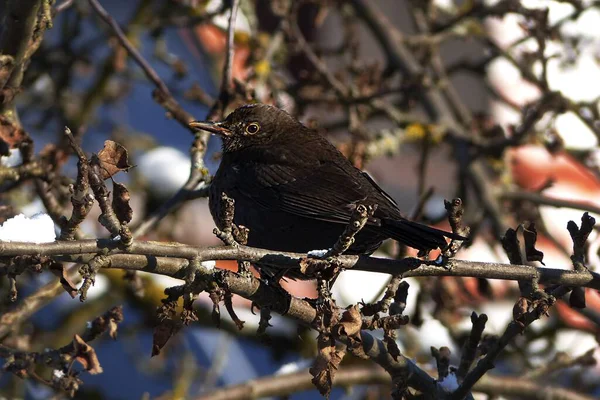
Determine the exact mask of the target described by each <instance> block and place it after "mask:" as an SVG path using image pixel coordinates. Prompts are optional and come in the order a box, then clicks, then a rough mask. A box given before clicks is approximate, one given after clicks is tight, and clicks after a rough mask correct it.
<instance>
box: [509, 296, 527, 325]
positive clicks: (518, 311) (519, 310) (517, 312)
mask: <svg viewBox="0 0 600 400" xmlns="http://www.w3.org/2000/svg"><path fill="white" fill-rule="evenodd" d="M527 310H529V300H527V298H525V297H519V300H517V302H516V303H515V305H514V307H513V320H514V321H516V322H519V323H520V320H521V318H523V315H525V313H527Z"/></svg>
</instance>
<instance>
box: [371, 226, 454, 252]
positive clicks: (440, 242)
mask: <svg viewBox="0 0 600 400" xmlns="http://www.w3.org/2000/svg"><path fill="white" fill-rule="evenodd" d="M382 230H383V232H384V233H385V234H386V235H388V236H389V237H390V238H392V239H394V240H397V241H398V242H400V243H403V244H405V245H407V246H409V247H412V248H414V249H417V250H421V251H429V250H433V249H437V248H443V247H444V246H446V244H447V242H446V238H451V239H458V240H465V238H464V237H462V236H460V235H457V234H455V233H452V232H446V231H442V230H440V229H436V228H432V227H430V226H427V225H423V224H419V223H418V222H413V221H409V220H407V219H401V220H383V221H382Z"/></svg>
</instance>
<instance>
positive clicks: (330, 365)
mask: <svg viewBox="0 0 600 400" xmlns="http://www.w3.org/2000/svg"><path fill="white" fill-rule="evenodd" d="M345 354H346V351H345V350H341V349H336V348H335V346H333V345H332V346H326V347H324V348H322V349H319V355H318V356H317V358H316V359H315V362H314V364H313V366H312V367H311V368H310V369H309V372H310V374H311V375H312V376H313V379H312V383H313V385H315V387H316V388H317V389H319V393H321V395H323V396H325V397H326V398H329V393H330V392H331V387H332V385H333V378H334V376H335V373H336V371H337V369H338V367H339V365H340V363H341V362H342V359H343V358H344V355H345Z"/></svg>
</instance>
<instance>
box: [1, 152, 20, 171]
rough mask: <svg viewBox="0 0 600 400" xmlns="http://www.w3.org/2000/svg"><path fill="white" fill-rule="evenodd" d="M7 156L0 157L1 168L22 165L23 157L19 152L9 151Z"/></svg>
mask: <svg viewBox="0 0 600 400" xmlns="http://www.w3.org/2000/svg"><path fill="white" fill-rule="evenodd" d="M9 153H10V154H9V155H7V156H3V157H0V165H2V166H3V167H9V168H12V167H16V166H17V165H21V164H23V156H21V150H19V149H10V150H9Z"/></svg>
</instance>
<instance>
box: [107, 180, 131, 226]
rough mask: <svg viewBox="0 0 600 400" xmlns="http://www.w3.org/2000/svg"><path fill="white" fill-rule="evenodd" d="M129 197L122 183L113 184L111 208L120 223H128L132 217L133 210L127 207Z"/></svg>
mask: <svg viewBox="0 0 600 400" xmlns="http://www.w3.org/2000/svg"><path fill="white" fill-rule="evenodd" d="M129 200H131V195H130V194H129V190H127V188H126V187H125V185H123V184H122V183H118V182H113V198H112V206H113V210H115V214H116V215H117V218H118V219H119V222H120V223H129V222H130V221H131V218H132V217H133V210H132V209H131V206H130V205H129Z"/></svg>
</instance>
